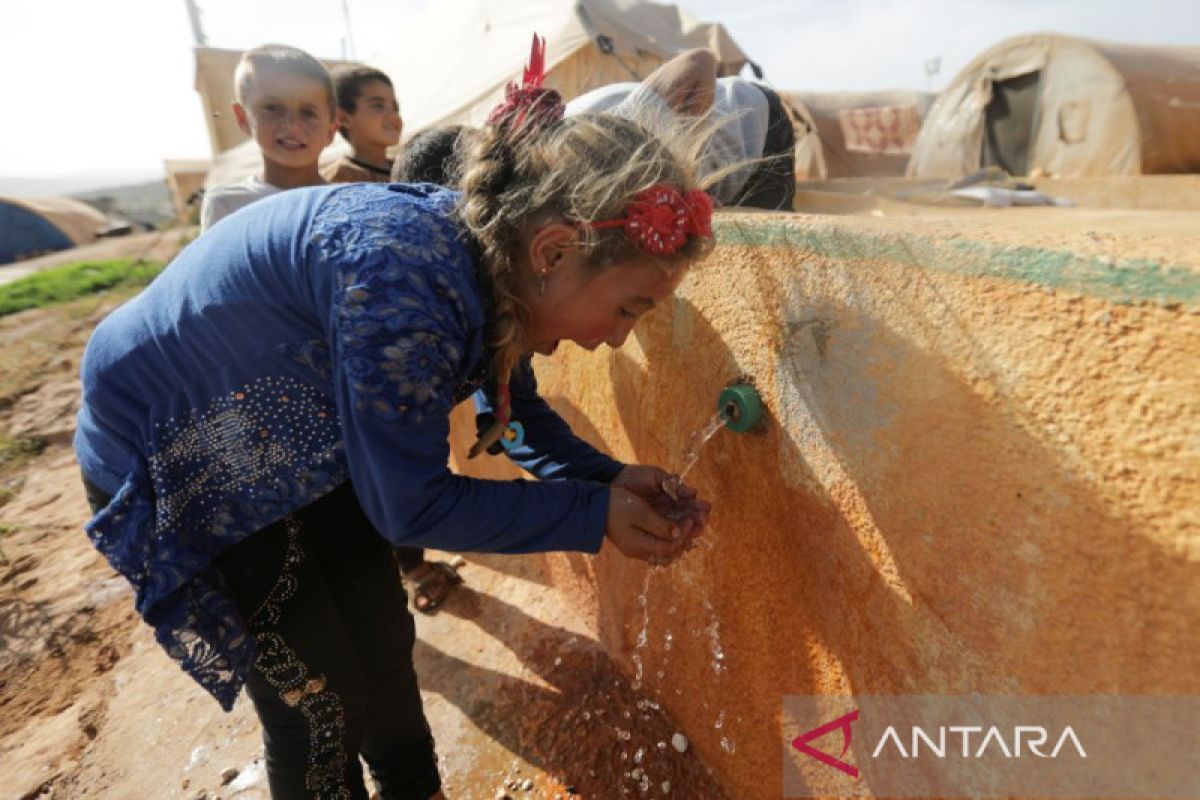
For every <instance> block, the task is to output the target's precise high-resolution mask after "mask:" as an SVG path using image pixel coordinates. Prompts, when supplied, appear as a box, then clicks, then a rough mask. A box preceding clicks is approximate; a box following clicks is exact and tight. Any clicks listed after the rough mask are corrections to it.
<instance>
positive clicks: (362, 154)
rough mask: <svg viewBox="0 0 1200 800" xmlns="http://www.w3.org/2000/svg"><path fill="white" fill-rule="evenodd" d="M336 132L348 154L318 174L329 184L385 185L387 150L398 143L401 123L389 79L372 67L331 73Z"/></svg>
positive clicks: (388, 169) (389, 167) (389, 165)
mask: <svg viewBox="0 0 1200 800" xmlns="http://www.w3.org/2000/svg"><path fill="white" fill-rule="evenodd" d="M333 85H334V87H335V88H336V90H337V103H338V110H337V122H338V131H339V132H340V133H341V134H342V138H343V139H345V140H346V142H347V143H349V145H350V153H349V154H348V155H344V156H342V157H341V158H339V159H338V160H337V161H336V162H334V163H333V164H330V165H329V166H328V167H326V168H325V169H323V170H322V171H321V175H322V176H323V177H324V178H325V179H326V180H327V181H329V182H330V183H360V182H367V183H387V182H388V181H389V180H390V177H391V172H392V161H391V159H390V158H388V155H387V150H388V148H389V147H394V146H396V145H397V144H399V143H400V132H401V130H403V127H404V122H403V120H401V118H400V104H399V103H398V102H397V101H396V91H395V89H393V88H392V81H391V79H390V78H388V76H387V75H386V74H385V73H383V72H381V71H380V70H377V69H375V68H373V67H344V68H342V69H339V70H336V71H335V72H334V73H333Z"/></svg>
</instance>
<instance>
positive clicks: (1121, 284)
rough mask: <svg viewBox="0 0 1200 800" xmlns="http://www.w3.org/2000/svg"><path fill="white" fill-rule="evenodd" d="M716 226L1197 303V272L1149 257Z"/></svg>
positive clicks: (1069, 287) (770, 226) (1075, 287)
mask: <svg viewBox="0 0 1200 800" xmlns="http://www.w3.org/2000/svg"><path fill="white" fill-rule="evenodd" d="M713 227H714V231H715V233H716V237H717V241H718V243H720V244H727V245H741V246H753V247H792V248H796V249H799V250H807V251H810V252H815V253H818V254H819V255H821V256H824V257H825V258H830V259H834V260H838V261H862V260H877V259H879V260H888V261H899V262H901V263H909V264H913V265H915V266H920V267H922V268H924V269H931V270H936V271H938V272H953V273H957V274H962V275H980V276H987V277H992V278H1005V279H1008V280H1014V281H1022V282H1024V283H1031V284H1036V285H1038V286H1045V287H1050V288H1054V289H1063V290H1066V291H1070V292H1077V293H1080V294H1088V295H1093V296H1095V297H1102V298H1104V299H1106V300H1111V301H1113V302H1116V303H1146V302H1150V303H1159V304H1161V305H1182V306H1184V307H1187V308H1200V271H1197V270H1193V269H1189V268H1187V267H1184V266H1180V265H1169V264H1163V263H1161V262H1158V261H1154V260H1151V259H1145V258H1131V259H1119V260H1113V259H1105V258H1099V257H1096V256H1086V255H1080V254H1078V253H1072V252H1069V251H1066V250H1048V249H1045V248H1041V247H1012V246H1005V245H1000V244H995V243H992V242H977V241H969V240H963V239H950V238H946V239H938V238H935V237H930V236H925V235H918V234H909V233H880V232H876V231H869V230H863V229H854V228H849V227H844V228H841V227H837V226H829V227H821V228H812V227H805V226H800V225H797V224H795V223H791V222H786V221H782V220H769V221H768V220H763V221H749V220H714V226H713Z"/></svg>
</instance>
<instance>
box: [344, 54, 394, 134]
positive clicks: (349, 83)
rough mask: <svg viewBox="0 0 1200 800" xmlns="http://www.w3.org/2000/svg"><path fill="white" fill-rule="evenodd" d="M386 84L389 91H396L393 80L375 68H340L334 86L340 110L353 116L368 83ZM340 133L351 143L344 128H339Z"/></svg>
mask: <svg viewBox="0 0 1200 800" xmlns="http://www.w3.org/2000/svg"><path fill="white" fill-rule="evenodd" d="M376 81H378V82H379V83H382V84H385V85H386V86H387V87H388V88H389V89H391V90H393V91H395V88H396V87H394V86H392V79H391V78H389V77H388V76H387V73H385V72H383V71H382V70H378V69H375V68H374V67H338V68H337V69H335V70H334V71H333V86H334V90H335V93H336V97H337V104H338V108H340V109H341V110H342V111H345V112H346V113H347V114H353V113H354V110H355V108H357V105H356V104H357V103H358V96H359V95H360V94H362V90H363V87H364V86H366V85H367V84H368V83H374V82H376ZM338 133H340V134H341V135H342V138H343V139H345V140H346V141H350V137H349V136H347V131H346V129H345V128H343V127H342V126H340V125H339V126H338Z"/></svg>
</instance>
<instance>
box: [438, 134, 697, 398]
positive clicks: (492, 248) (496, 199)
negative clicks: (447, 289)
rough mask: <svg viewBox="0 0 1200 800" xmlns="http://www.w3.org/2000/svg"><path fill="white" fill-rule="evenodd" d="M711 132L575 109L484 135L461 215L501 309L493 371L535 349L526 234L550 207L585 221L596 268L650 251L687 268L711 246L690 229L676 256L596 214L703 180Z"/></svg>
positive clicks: (620, 211) (583, 243)
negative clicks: (663, 131) (657, 131)
mask: <svg viewBox="0 0 1200 800" xmlns="http://www.w3.org/2000/svg"><path fill="white" fill-rule="evenodd" d="M702 133H703V131H701V130H700V129H699V128H696V127H693V126H688V125H679V126H678V127H677V128H676V129H675V130H673V131H672V132H670V133H669V134H667V135H665V136H662V137H656V136H655V135H653V134H651V133H650V132H649V131H648V130H647V129H646V128H645V127H643V126H642V125H640V124H638V123H637V122H633V121H630V120H626V119H622V118H620V117H617V116H612V115H607V114H598V115H580V116H575V117H568V118H566V119H563V120H561V121H558V122H555V123H554V124H552V125H550V126H548V127H547V128H545V129H541V130H536V131H528V130H525V131H520V130H518V131H516V132H512V131H510V129H509V128H508V127H507V126H491V125H489V126H488V127H486V128H485V129H483V130H482V131H480V132H479V133H478V135H477V136H476V137H475V142H474V146H473V147H472V148H471V152H470V153H469V154H465V155H464V158H463V164H462V181H461V183H462V191H463V198H462V201H461V202H462V210H461V214H462V218H463V220H464V222H465V224H466V227H467V228H468V229H469V230H470V232H471V234H472V235H473V236H474V238H475V239H476V241H478V242H479V245H480V248H481V250H482V255H483V260H484V266H485V269H486V271H487V274H488V276H489V278H490V280H489V282H490V284H491V291H492V299H493V312H492V319H491V320H490V326H489V327H490V334H489V339H490V341H489V345H490V346H491V348H492V350H493V353H494V356H493V361H492V373H493V375H494V376H495V377H496V379H497V380H498V381H500V382H506V380H507V378H508V376H509V375H510V374H511V372H512V370H513V368H514V366H515V365H516V363H517V361H518V360H519V358H520V355H521V353H522V352H523V351H524V350H525V349H526V348H525V342H524V341H523V340H522V337H523V333H522V331H523V329H524V322H525V315H526V309H525V308H524V306H523V305H522V304H521V302H520V300H518V299H517V296H516V293H515V285H516V271H517V270H516V266H517V259H518V257H519V255H518V254H519V252H520V247H521V234H522V230H523V229H524V228H525V226H526V225H527V223H529V222H530V221H531V220H533V219H536V218H537V217H539V216H541V215H546V214H549V215H556V216H561V217H563V218H565V219H566V220H569V221H572V222H575V223H579V225H580V228H579V247H580V249H581V251H582V252H583V253H584V258H585V264H587V265H589V266H590V267H592V268H593V269H597V270H599V269H603V268H604V267H606V266H608V265H610V264H613V263H617V262H621V261H624V260H629V259H650V260H652V261H653V262H655V263H657V264H658V266H659V267H661V268H662V269H664V270H667V271H672V270H674V269H677V268H682V267H684V266H686V265H687V264H689V263H691V262H693V261H695V260H696V259H698V258H700V257H701V256H703V255H705V254H706V253H707V252H708V250H709V248H711V246H712V240H711V239H709V238H706V237H692V236H689V238H688V239H687V241H686V243H685V244H684V245H683V246H682V247H680V248H679V249H678V250H677V251H675V252H674V253H672V254H670V255H661V256H650V255H649V254H648V253H647V252H646V251H644V250H642V249H640V248H639V247H638V245H637V244H635V243H634V242H633V241H632V240H631V239H630V238H629V236H627V235H626V233H625V231H624V230H622V229H620V228H606V229H595V228H591V227H589V225H588V223H592V222H599V221H602V220H612V219H616V218H620V217H624V216H625V214H626V209H627V207H628V205H629V203H630V201H631V200H632V199H633V198H634V196H635V195H637V194H638V193H639V192H641V191H643V190H645V189H648V188H650V187H652V186H655V185H660V184H666V185H669V186H671V187H674V188H675V189H676V190H677V191H679V192H686V191H688V190H691V189H696V188H704V186H705V185H706V184H708V183H711V182H712V180H713V178H712V177H710V176H705V177H703V178H702V177H701V176H700V175H699V174H698V172H699V159H698V154H699V152H700V149H701V148H702V146H703V136H702V135H701V134H702Z"/></svg>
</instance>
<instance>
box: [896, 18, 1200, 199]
mask: <svg viewBox="0 0 1200 800" xmlns="http://www.w3.org/2000/svg"><path fill="white" fill-rule="evenodd" d="M992 165H995V166H999V167H1001V168H1003V169H1005V170H1006V171H1008V172H1009V173H1010V174H1013V175H1030V174H1036V173H1046V174H1049V175H1061V176H1065V177H1077V176H1089V175H1133V174H1138V173H1167V172H1200V47H1150V46H1140V45H1137V46H1135V45H1122V44H1111V43H1108V42H1096V41H1089V40H1085V39H1072V38H1069V37H1066V36H1059V35H1055V34H1034V35H1028V36H1019V37H1016V38H1013V39H1008V40H1006V41H1004V42H1001V43H1000V44H998V45H996V46H995V47H992V48H991V49H989V50H987V51H986V52H984V53H983V54H982V55H980V56H979V57H977V58H976V59H975V60H974V61H972V62H971V63H970V64H968V65H967V66H966V67H965V68H964V69H963V70H962V71H961V72H960V73H959V74H958V75H957V76H956V77H955V78H954V80H953V81H952V82H951V83H950V86H949V87H948V88H947V89H946V90H945V91H944V92H942V94H941V95H940V96H939V97H938V99H937V101H936V102H935V103H934V104H933V108H931V109H930V111H929V115H928V116H927V117H926V119H925V123H924V125H923V126H922V128H921V133H920V134H919V136H918V137H917V143H916V145H915V147H914V148H913V154H912V158H911V160H910V161H909V167H908V175H909V176H911V177H917V178H953V177H960V176H962V175H966V174H969V173H971V172H974V171H975V170H977V169H979V168H980V167H985V166H992Z"/></svg>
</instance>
